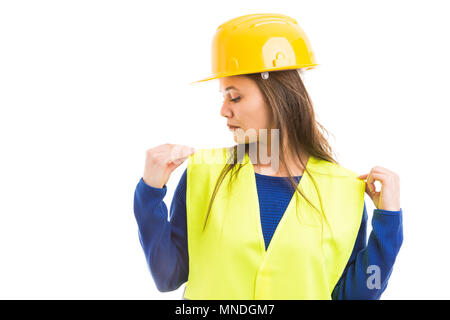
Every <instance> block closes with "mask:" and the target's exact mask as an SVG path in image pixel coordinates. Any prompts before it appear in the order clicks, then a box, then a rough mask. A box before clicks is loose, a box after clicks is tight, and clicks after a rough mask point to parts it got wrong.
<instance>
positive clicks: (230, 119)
mask: <svg viewBox="0 0 450 320" xmlns="http://www.w3.org/2000/svg"><path fill="white" fill-rule="evenodd" d="M219 81H220V89H219V90H220V92H221V93H222V95H223V98H224V101H223V104H222V108H221V109H220V114H221V115H222V116H223V117H225V118H226V119H227V125H228V126H232V127H231V128H230V130H231V131H232V132H233V136H234V141H236V142H237V143H251V142H256V141H258V138H259V129H268V132H270V128H272V118H271V116H270V115H271V114H270V111H269V108H268V107H267V105H266V103H265V102H264V98H263V96H262V93H261V91H260V90H259V88H258V86H257V85H256V83H255V82H253V80H251V79H249V78H247V77H245V76H240V75H238V76H229V77H224V78H219ZM252 129H253V130H252Z"/></svg>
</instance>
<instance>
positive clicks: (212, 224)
mask: <svg viewBox="0 0 450 320" xmlns="http://www.w3.org/2000/svg"><path fill="white" fill-rule="evenodd" d="M230 150H231V149H229V148H218V149H200V150H197V151H196V152H195V153H194V154H192V155H191V156H190V157H189V158H188V165H187V190H186V213H187V238H188V251H189V277H188V281H187V283H186V289H185V292H184V298H187V299H213V300H215V299H243V300H250V299H257V300H263V299H274V300H277V299H297V300H300V299H331V293H332V291H333V289H334V287H335V285H336V283H337V282H338V280H339V278H340V276H341V275H342V273H343V271H344V269H345V266H346V265H347V262H348V260H349V258H350V255H351V253H352V250H353V246H354V244H355V241H356V237H357V234H358V230H359V227H360V225H361V219H362V213H363V209H364V192H365V183H364V181H362V180H359V179H358V178H357V174H356V173H355V172H353V171H350V170H348V169H346V168H344V167H341V166H340V165H337V164H334V163H331V162H329V161H326V160H322V159H319V158H316V157H314V156H310V157H309V159H308V161H307V164H306V168H307V169H308V170H309V171H310V172H311V174H312V176H313V178H314V180H315V182H316V183H317V187H318V189H319V192H320V195H321V199H322V208H323V212H324V214H325V215H326V218H327V221H328V224H329V226H328V225H327V223H322V217H321V214H320V213H319V212H317V211H316V210H315V209H314V208H312V207H311V206H310V205H309V204H308V203H307V202H306V201H305V200H304V199H303V197H301V196H300V195H298V194H297V192H296V193H295V194H294V196H293V197H292V199H291V201H290V203H289V205H288V207H287V209H286V211H285V213H284V215H283V217H282V219H281V220H280V222H279V224H278V227H277V229H276V230H275V232H274V234H273V237H272V239H271V241H270V244H269V247H268V249H267V251H266V250H265V244H264V238H263V233H262V229H261V221H260V212H259V202H258V193H257V189H256V182H255V171H254V168H253V164H252V162H251V161H250V158H249V156H248V155H247V154H246V155H245V158H244V161H243V164H244V165H243V167H242V168H241V169H240V170H239V172H238V176H237V179H233V182H232V183H233V184H232V188H231V189H229V188H228V187H227V184H228V183H229V178H230V173H228V174H227V175H226V177H225V179H224V181H223V182H222V185H221V186H220V188H219V191H218V192H217V194H216V198H215V200H214V202H213V205H212V207H211V212H210V214H209V217H208V222H207V225H206V228H205V230H204V231H203V226H204V223H205V218H206V213H207V209H208V205H209V201H210V199H211V195H212V192H213V190H214V186H215V183H216V180H217V179H218V177H219V174H220V172H221V170H222V168H223V166H224V165H225V164H226V161H227V158H228V157H229V155H230V153H229V152H230ZM299 187H300V190H301V191H302V192H303V193H304V194H306V197H307V198H308V199H309V200H310V201H311V202H312V203H313V204H314V205H315V206H316V207H317V208H319V210H320V208H321V205H320V200H319V196H318V194H317V192H316V190H315V188H314V184H313V180H312V179H311V178H310V176H309V175H308V174H307V173H306V171H305V172H304V173H303V175H302V177H301V178H300V182H299ZM322 226H323V227H322ZM330 228H331V229H332V230H330ZM322 230H323V231H322ZM322 236H323V238H322Z"/></svg>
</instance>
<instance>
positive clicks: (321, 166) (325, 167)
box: [307, 156, 364, 184]
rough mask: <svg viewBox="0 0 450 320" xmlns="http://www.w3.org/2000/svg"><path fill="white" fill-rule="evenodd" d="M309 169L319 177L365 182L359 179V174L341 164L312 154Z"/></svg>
mask: <svg viewBox="0 0 450 320" xmlns="http://www.w3.org/2000/svg"><path fill="white" fill-rule="evenodd" d="M307 166H308V169H309V170H310V171H311V173H312V175H315V176H317V177H325V176H326V177H328V178H335V179H339V180H342V179H344V180H347V181H353V182H355V183H356V184H364V181H362V180H360V179H358V176H359V174H357V173H356V172H355V171H354V170H351V169H349V168H347V167H345V166H343V165H341V164H338V163H334V162H331V161H328V160H324V159H321V158H317V157H314V156H312V157H311V158H310V160H309V162H308V165H307Z"/></svg>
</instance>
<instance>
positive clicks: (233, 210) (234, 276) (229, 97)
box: [134, 14, 403, 299]
mask: <svg viewBox="0 0 450 320" xmlns="http://www.w3.org/2000/svg"><path fill="white" fill-rule="evenodd" d="M314 66H316V63H315V59H314V55H313V52H312V50H311V48H310V45H309V42H308V40H307V38H306V35H305V34H304V33H303V31H302V30H301V29H300V28H299V26H298V24H297V22H296V21H295V20H294V19H292V18H290V17H287V16H284V15H278V14H255V15H246V16H242V17H238V18H235V19H232V20H229V21H227V22H226V23H224V24H222V25H221V26H219V28H218V29H217V32H216V35H215V37H214V40H213V75H212V76H210V77H208V78H206V79H204V80H201V81H206V80H212V79H219V81H220V91H221V92H222V93H223V94H224V97H225V100H224V103H223V105H222V108H221V115H222V116H223V117H225V118H226V119H227V125H228V126H229V127H230V129H231V130H232V131H233V136H234V140H235V142H236V143H237V144H236V145H235V146H234V147H232V148H217V149H202V150H197V151H195V150H193V149H192V148H190V147H187V146H181V145H173V144H164V145H161V146H157V147H155V148H152V149H149V150H148V151H147V159H146V164H145V169H144V174H143V177H142V178H141V179H140V181H139V183H138V185H137V187H136V191H135V199H134V212H135V217H136V221H137V224H138V228H139V239H140V242H141V245H142V248H143V250H144V253H145V256H146V259H147V263H148V266H149V269H150V272H151V274H152V276H153V279H154V280H155V283H156V286H157V288H158V289H159V290H160V291H162V292H166V291H172V290H175V289H177V288H178V287H179V286H180V285H182V284H183V283H185V282H186V281H187V284H186V290H185V293H184V298H187V299H379V298H380V296H381V294H382V292H383V291H384V290H385V288H386V286H387V283H388V279H389V277H390V275H391V272H392V270H393V265H394V262H395V259H396V256H397V254H398V252H399V249H400V247H401V244H402V241H403V233H402V209H401V207H400V196H399V177H398V175H397V174H396V173H394V172H392V171H390V170H388V169H386V168H382V167H379V166H376V167H374V168H372V169H371V171H370V172H369V173H367V174H364V175H361V176H358V175H357V174H355V173H354V172H353V171H351V170H348V169H346V168H344V167H342V166H340V165H339V164H338V163H337V162H336V160H335V159H334V158H333V156H332V154H331V153H332V151H331V148H330V146H329V144H328V143H327V140H326V139H325V138H324V136H323V135H322V133H321V130H320V129H322V130H325V129H324V128H323V127H322V126H321V125H320V124H319V123H318V122H317V121H316V119H315V115H314V110H313V107H312V103H311V100H310V97H309V95H308V93H307V91H306V89H305V86H304V84H303V82H302V78H301V72H302V71H303V70H307V69H309V68H312V67H314ZM266 132H270V133H269V134H268V135H266V134H265V133H266ZM266 138H267V139H266ZM274 142H275V143H274ZM254 147H255V148H254ZM242 149H243V151H244V152H239V151H241V150H242ZM262 149H264V150H265V151H266V152H267V154H268V155H269V157H270V160H269V161H268V162H267V159H264V161H263V159H262V156H261V155H262V153H261V151H259V152H260V153H255V152H253V151H252V150H262ZM187 158H189V160H188V166H187V169H186V170H185V171H184V173H183V175H182V177H181V179H180V181H179V183H178V186H177V188H176V190H175V194H174V197H173V200H172V204H171V207H170V221H167V207H166V206H165V204H164V202H163V198H164V196H165V194H166V191H167V187H166V183H167V181H168V179H169V177H170V174H171V172H173V170H174V169H175V168H176V167H178V166H179V165H180V164H181V163H183V161H185V160H186V159H187ZM375 181H379V182H380V183H381V190H380V191H379V192H377V191H376V190H375V184H374V182H375ZM364 193H367V194H368V195H369V197H370V198H371V199H372V201H373V202H374V204H375V206H376V209H375V210H374V213H373V217H372V227H373V228H372V232H371V234H370V236H369V240H368V242H367V243H366V227H367V212H366V206H365V202H364Z"/></svg>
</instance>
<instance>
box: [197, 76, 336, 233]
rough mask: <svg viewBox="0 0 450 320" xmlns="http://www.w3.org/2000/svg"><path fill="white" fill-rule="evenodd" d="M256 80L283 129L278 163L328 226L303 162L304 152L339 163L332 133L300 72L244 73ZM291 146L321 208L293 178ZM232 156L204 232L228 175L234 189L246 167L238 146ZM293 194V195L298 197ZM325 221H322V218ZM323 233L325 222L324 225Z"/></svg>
mask: <svg viewBox="0 0 450 320" xmlns="http://www.w3.org/2000/svg"><path fill="white" fill-rule="evenodd" d="M243 76H246V77H248V78H250V79H251V80H253V81H254V82H255V83H256V84H257V85H258V88H259V90H260V91H261V93H262V95H263V97H264V102H265V103H266V105H267V106H268V108H269V111H270V112H271V114H272V116H273V119H274V123H275V126H276V128H278V129H279V130H280V135H279V139H280V140H279V142H280V146H282V147H281V148H280V150H279V157H280V159H279V161H280V164H281V166H282V167H283V168H284V170H285V171H286V172H288V177H287V179H288V181H289V182H290V184H291V186H292V188H293V189H294V190H295V192H297V193H298V194H300V195H301V196H302V197H303V198H304V199H305V200H306V201H307V202H308V203H309V204H310V205H311V206H312V207H313V208H314V209H315V210H316V211H318V213H319V214H321V215H322V216H323V218H324V219H325V221H326V222H327V223H328V221H327V219H326V216H325V214H324V212H323V206H322V199H321V197H320V193H319V192H318V188H317V184H316V182H315V180H314V178H313V176H312V174H311V173H310V172H309V171H308V170H307V169H306V164H305V163H303V161H302V159H301V152H300V151H303V152H306V153H307V154H309V155H312V156H315V157H317V158H319V159H323V160H326V161H329V162H332V163H335V164H338V162H337V160H335V158H334V157H333V150H332V148H331V147H330V145H329V144H328V142H327V139H326V138H325V137H324V133H326V134H327V136H329V132H328V131H327V130H326V129H325V128H324V127H323V126H322V125H321V124H320V123H319V122H318V121H317V120H316V117H315V114H314V109H313V104H312V101H311V98H310V96H309V94H308V92H307V91H306V88H305V85H304V83H303V81H302V78H301V75H300V70H298V69H292V70H281V71H272V72H270V74H269V78H267V79H262V78H261V73H259V72H258V73H252V74H245V75H243ZM285 145H286V146H288V149H289V150H290V152H291V153H292V155H293V156H294V158H295V159H296V160H297V161H298V163H300V164H301V165H302V167H303V168H304V174H305V173H306V174H308V175H309V177H310V178H311V180H312V181H313V183H314V186H315V188H316V191H317V194H318V195H319V200H320V207H321V208H320V209H318V208H316V207H315V206H314V205H313V204H312V203H311V202H310V201H309V200H308V199H307V197H306V196H305V195H304V194H303V193H302V191H301V190H300V189H299V188H297V186H298V184H297V183H296V181H295V180H294V179H293V177H292V172H291V171H290V170H289V168H288V167H287V165H286V152H285V151H286V150H284V149H283V146H285ZM231 149H232V152H231V157H233V159H231V157H230V159H228V161H227V164H226V165H225V166H224V168H223V169H222V171H221V173H220V175H219V177H218V179H217V181H216V185H215V187H214V190H213V193H212V197H211V200H210V202H209V207H208V211H207V215H206V219H205V224H204V226H203V230H204V229H205V227H206V225H207V222H208V217H209V214H210V212H211V207H212V203H213V201H214V199H215V197H216V194H217V192H218V189H219V187H220V185H221V184H222V181H223V180H224V178H225V176H226V175H227V174H228V173H230V180H229V185H228V187H230V186H231V184H232V180H233V177H234V179H236V178H237V174H238V172H239V169H240V168H241V167H242V166H243V165H245V163H242V161H241V160H242V157H241V159H238V152H237V149H238V145H235V146H233V147H231ZM248 151H249V144H248V143H247V144H245V153H244V155H245V154H247V155H248ZM295 192H294V196H297V195H296V194H295ZM321 222H322V219H321ZM322 231H323V222H322Z"/></svg>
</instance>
